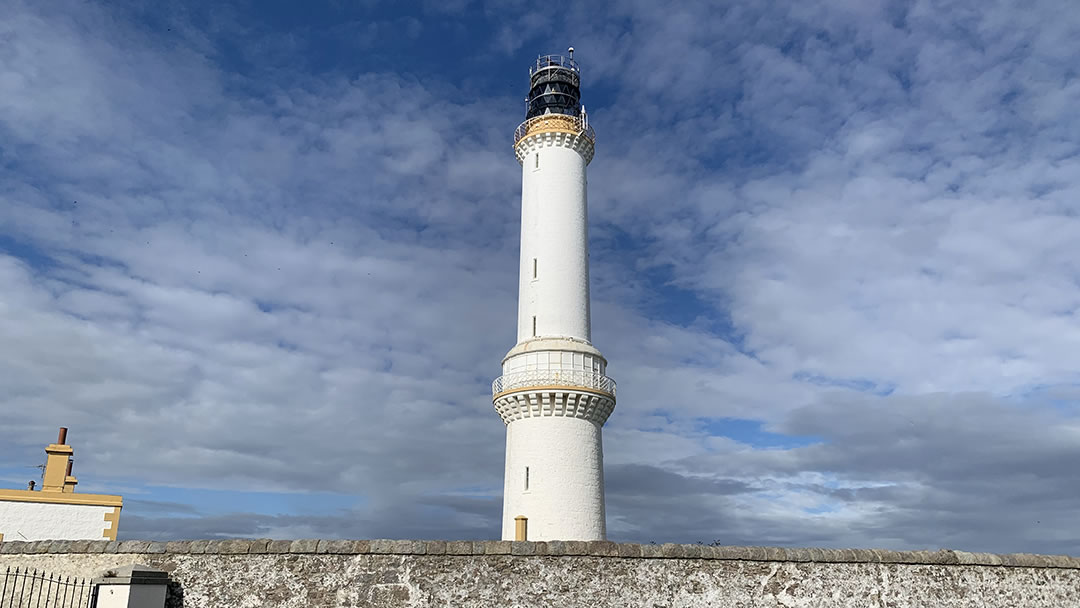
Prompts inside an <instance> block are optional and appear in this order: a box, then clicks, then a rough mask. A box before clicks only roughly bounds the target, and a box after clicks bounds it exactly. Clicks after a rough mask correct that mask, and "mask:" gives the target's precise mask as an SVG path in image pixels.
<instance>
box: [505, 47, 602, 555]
mask: <svg viewBox="0 0 1080 608" xmlns="http://www.w3.org/2000/svg"><path fill="white" fill-rule="evenodd" d="M573 57H574V49H573V48H572V47H571V48H570V49H569V51H568V53H567V55H566V56H563V55H544V56H540V57H539V58H537V60H536V64H535V66H533V67H532V68H530V70H529V95H528V97H527V98H526V102H525V105H526V111H525V122H523V123H521V125H520V126H518V128H517V130H516V131H515V132H514V152H515V154H516V155H517V160H518V163H520V164H521V253H520V255H521V259H520V265H519V271H518V323H517V344H516V345H514V347H513V348H512V349H510V352H508V353H507V354H506V357H505V358H503V362H502V376H500V377H499V378H497V379H496V380H495V382H494V383H493V384H492V394H493V399H492V400H493V402H494V404H495V411H497V412H498V413H499V416H501V417H502V420H503V422H504V423H505V424H506V469H505V477H504V485H503V516H502V538H503V539H504V540H514V539H518V540H521V539H522V537H526V538H527V540H535V541H543V540H604V539H605V537H606V534H607V530H606V523H605V516H604V454H603V442H602V438H601V431H602V428H603V426H604V423H605V422H606V421H607V419H608V416H610V415H611V412H612V410H614V409H615V382H614V381H613V380H612V379H611V378H609V377H608V376H607V375H606V373H607V360H606V359H604V356H603V355H602V354H600V351H599V350H597V349H596V347H594V346H593V345H592V335H591V328H590V318H589V317H590V311H589V308H590V307H589V238H588V232H589V226H588V208H587V203H586V194H585V191H586V183H587V180H586V177H585V168H586V167H587V166H588V164H589V161H591V160H592V157H593V151H594V146H595V143H596V136H595V134H594V133H593V129H592V127H591V126H589V120H588V116H587V115H586V113H585V107H584V106H583V105H582V104H581V88H580V87H581V72H580V70H579V69H578V65H577V63H576V62H575V61H574V58H573Z"/></svg>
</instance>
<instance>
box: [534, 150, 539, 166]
mask: <svg viewBox="0 0 1080 608" xmlns="http://www.w3.org/2000/svg"><path fill="white" fill-rule="evenodd" d="M535 159H536V160H535V163H536V166H534V167H533V168H534V169H539V168H540V153H539V152H537V153H536V156H535Z"/></svg>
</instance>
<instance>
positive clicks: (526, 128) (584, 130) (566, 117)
mask: <svg viewBox="0 0 1080 608" xmlns="http://www.w3.org/2000/svg"><path fill="white" fill-rule="evenodd" d="M533 127H537V128H543V127H548V128H555V129H556V130H562V129H569V130H570V131H573V132H576V133H578V134H580V135H582V136H584V137H585V138H586V139H588V140H589V141H591V142H593V143H596V131H594V130H593V128H592V125H590V124H589V118H588V115H586V114H581V115H572V114H541V115H540V116H533V117H532V118H530V119H528V120H526V121H525V122H523V123H521V124H520V125H518V128H517V129H515V130H514V145H515V146H516V145H517V143H518V142H519V141H521V140H522V139H524V138H525V136H526V135H528V134H529V132H530V131H532V129H533Z"/></svg>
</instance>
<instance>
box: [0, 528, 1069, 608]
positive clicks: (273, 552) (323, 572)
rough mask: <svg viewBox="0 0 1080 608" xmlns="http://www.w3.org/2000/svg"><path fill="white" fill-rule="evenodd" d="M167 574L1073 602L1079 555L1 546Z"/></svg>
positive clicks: (728, 597)
mask: <svg viewBox="0 0 1080 608" xmlns="http://www.w3.org/2000/svg"><path fill="white" fill-rule="evenodd" d="M130 563H143V564H147V565H150V566H154V567H157V568H162V569H164V570H166V571H168V572H169V573H170V576H171V577H172V580H173V583H172V584H171V586H170V590H169V599H168V604H167V605H168V606H170V607H180V606H183V607H184V608H203V607H207V608H210V607H214V608H217V607H233V606H246V607H255V608H259V607H269V606H282V607H297V608H299V607H304V608H308V607H312V608H314V607H321V606H335V607H337V606H341V607H345V606H349V607H353V606H355V607H361V606H363V607H368V606H371V607H374V606H379V607H387V608H397V607H404V606H486V607H503V606H506V607H510V606H515V607H517V606H521V607H524V606H560V607H563V606H566V607H576V606H581V607H586V606H588V607H594V606H601V607H602V606H620V607H622V606H635V607H636V606H645V607H649V608H658V607H669V608H675V607H682V606H688V607H693V606H723V607H731V608H750V607H755V608H756V607H759V606H761V607H777V608H779V607H818V606H821V607H825V606H828V607H833V606H844V607H846V606H851V607H856V606H858V607H860V608H862V607H874V608H908V607H911V608H915V607H920V608H921V607H937V606H943V607H950V608H951V607H968V606H970V607H972V608H976V607H978V608H997V607H1001V608H1017V607H1026V606H1032V607H1035V606H1038V607H1043V606H1045V607H1055V608H1056V607H1066V606H1080V558H1075V557H1066V556H1045V555H1028V554H1014V555H994V554H987V553H965V552H961V551H935V552H927V551H913V552H894V551H879V550H862V549H855V550H853V549H843V550H839V549H782V548H776V547H710V546H702V545H673V544H665V545H635V544H616V543H611V542H604V541H596V542H558V541H552V542H546V543H545V542H535V543H534V542H508V541H391V540H356V541H349V540H295V541H271V540H225V541H181V542H168V543H166V542H147V541H120V542H115V541H112V542H104V541H40V542H32V543H21V542H5V543H0V571H2V570H3V569H4V568H7V567H9V566H11V567H14V566H22V567H31V568H42V569H45V570H47V571H49V572H53V573H59V574H65V575H77V576H91V575H95V574H97V573H98V572H100V571H102V570H105V569H108V568H113V567H116V566H120V565H125V564H130Z"/></svg>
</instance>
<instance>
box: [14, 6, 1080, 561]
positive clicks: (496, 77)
mask: <svg viewBox="0 0 1080 608" xmlns="http://www.w3.org/2000/svg"><path fill="white" fill-rule="evenodd" d="M443 8H444V9H445V8H447V7H443ZM530 8H531V7H530V6H528V5H521V4H516V3H506V4H497V3H492V4H475V3H463V4H461V5H460V6H456V7H454V10H451V11H449V12H446V11H442V12H439V13H438V14H436V13H435V12H425V11H420V10H418V12H417V13H416V14H415V15H390V14H376V13H375V12H364V11H365V10H367V9H356V11H357V12H355V13H349V11H346V10H344V9H342V11H343V12H342V14H340V15H330V19H328V20H327V22H326V23H323V22H322V20H321V18H316V16H310V17H309V18H308V21H306V22H303V23H302V24H298V25H296V27H290V28H282V27H281V26H280V25H275V23H276V21H282V20H285V21H288V19H297V18H298V17H297V16H295V15H292V16H288V15H282V16H279V17H280V18H278V19H277V20H276V21H275V19H274V18H272V17H273V16H262V17H256V16H254V15H249V14H244V13H242V12H240V13H236V14H234V11H220V12H215V11H205V10H201V9H199V8H197V7H193V8H191V9H190V10H187V11H177V12H165V11H159V10H150V8H148V7H146V6H142V5H139V4H137V3H135V4H130V5H123V6H116V7H111V8H108V9H104V8H99V7H92V6H86V5H83V4H71V5H67V4H65V5H63V6H59V5H57V6H50V7H42V6H38V5H36V4H33V3H24V2H15V3H13V4H9V5H7V6H6V7H4V8H0V57H3V58H4V59H3V61H0V142H3V143H0V285H3V286H4V289H3V291H2V293H0V387H3V391H2V393H0V411H2V412H3V413H4V418H5V422H6V424H5V425H3V427H0V463H10V465H11V466H10V467H9V468H4V469H0V476H2V477H3V479H4V480H5V481H6V483H5V485H9V486H12V487H15V485H16V484H22V483H25V479H24V478H28V473H27V472H28V471H30V469H25V468H21V467H25V466H31V465H33V464H36V463H37V461H38V460H39V452H38V450H39V449H40V446H41V444H43V443H44V442H46V441H48V440H49V439H50V438H51V436H52V433H53V432H55V430H54V427H56V426H59V425H66V426H69V427H71V428H72V436H71V440H72V442H73V443H74V445H75V446H76V450H77V452H76V453H77V456H78V458H79V460H78V463H77V465H76V466H77V472H78V473H79V474H80V476H81V477H82V479H83V480H84V484H83V485H85V486H86V487H87V490H91V489H99V490H102V491H106V490H109V491H120V490H123V491H124V492H125V496H126V497H127V498H128V506H127V507H126V508H125V512H124V520H123V524H122V528H121V530H122V532H121V533H122V535H126V536H128V537H135V536H138V537H153V538H178V537H193V536H231V535H252V536H282V537H286V536H313V535H314V536H353V537H387V536H390V537H395V536H397V537H443V538H476V537H493V536H495V535H497V533H498V532H497V528H498V514H499V509H500V500H499V494H500V492H501V483H502V480H501V474H502V442H503V429H502V424H501V422H500V421H499V419H498V417H497V416H496V415H495V414H494V412H493V411H491V406H490V398H489V393H488V388H489V387H488V384H489V382H490V380H491V378H492V377H493V376H494V375H496V374H497V373H498V361H499V360H500V358H501V356H502V355H503V354H504V353H505V351H506V350H507V349H509V347H510V346H512V342H513V339H514V329H513V328H514V319H513V315H514V312H515V310H516V306H515V298H516V293H515V285H516V276H515V272H516V255H517V219H518V217H517V213H518V212H517V202H518V196H519V193H518V177H517V171H518V167H517V164H516V162H515V161H514V159H513V156H512V154H511V153H510V151H509V145H508V139H507V138H508V137H509V133H510V131H511V129H512V128H513V127H514V126H515V125H516V124H517V122H518V121H519V120H520V116H519V110H520V102H519V101H518V97H520V94H521V93H522V92H523V87H524V84H525V83H524V81H523V78H524V76H525V72H524V69H525V67H526V66H527V65H528V61H529V57H530V56H531V55H532V54H533V53H534V52H535V51H537V50H540V51H543V52H548V51H555V50H557V49H559V48H562V47H564V46H565V45H566V44H567V42H568V41H569V42H572V43H574V45H575V47H576V48H577V53H578V57H579V58H580V59H581V61H582V63H583V64H584V66H585V67H584V70H585V73H584V81H585V84H584V87H585V88H584V99H585V100H586V104H587V105H588V106H589V108H590V112H591V114H592V123H593V124H594V126H595V127H596V128H597V130H598V132H599V137H600V142H599V146H598V152H597V156H596V159H595V161H594V162H593V164H592V165H591V166H590V184H589V188H590V191H589V194H590V205H591V220H592V244H591V245H592V257H591V261H592V275H593V297H594V306H593V315H594V328H593V330H594V338H595V342H596V344H597V346H598V347H600V348H601V349H602V350H603V351H604V353H605V354H606V355H607V357H608V358H609V360H610V361H611V367H610V372H611V374H612V375H613V376H614V377H615V378H616V379H617V380H619V383H620V387H619V395H620V403H619V406H618V409H617V410H616V413H615V414H614V415H613V417H612V418H611V420H610V422H609V424H608V427H607V428H606V432H605V448H606V449H605V455H606V458H607V482H608V505H609V506H608V508H609V514H608V517H609V531H610V534H611V536H612V537H613V538H615V539H617V540H637V541H645V542H648V541H656V542H664V541H686V542H696V541H702V542H712V541H714V540H719V541H720V542H724V543H746V544H784V545H806V544H814V545H823V546H879V547H886V548H927V547H929V548H935V547H939V546H947V547H952V548H958V549H969V550H991V551H1039V552H1054V553H1059V552H1071V553H1077V552H1078V551H1080V536H1078V534H1077V532H1076V530H1075V527H1074V526H1071V525H1070V514H1071V513H1075V512H1076V510H1077V509H1078V508H1080V497H1078V496H1077V495H1076V492H1075V491H1074V490H1073V488H1075V487H1077V481H1078V480H1077V477H1076V473H1074V472H1073V469H1072V467H1070V466H1068V463H1070V462H1072V461H1073V460H1075V458H1076V456H1077V455H1078V452H1080V425H1078V417H1077V411H1078V410H1077V405H1076V403H1077V396H1078V394H1077V391H1076V388H1075V387H1076V384H1077V372H1076V369H1077V368H1078V365H1077V363H1078V361H1077V355H1076V353H1077V352H1080V350H1078V348H1077V346H1080V329H1078V325H1077V322H1076V310H1077V307H1078V305H1080V295H1078V294H1080V291H1078V289H1077V277H1078V275H1080V272H1078V267H1077V262H1076V260H1075V256H1073V255H1071V253H1072V252H1071V247H1070V244H1071V243H1073V242H1076V241H1077V239H1078V237H1080V220H1078V219H1077V216H1076V203H1075V201H1076V200H1077V199H1078V197H1077V194H1078V185H1080V172H1078V171H1077V161H1076V153H1077V150H1076V147H1077V144H1076V142H1077V141H1080V137H1078V136H1080V133H1078V131H1080V122H1078V121H1077V120H1076V119H1075V118H1074V117H1073V116H1072V115H1071V113H1070V112H1069V109H1071V107H1073V106H1074V105H1075V102H1076V98H1077V96H1078V94H1080V87H1078V86H1077V84H1076V82H1075V74H1074V73H1073V72H1074V70H1073V68H1072V67H1071V61H1070V60H1071V58H1072V57H1074V56H1075V54H1076V52H1077V51H1078V50H1080V49H1077V48H1076V47H1077V45H1078V43H1077V42H1076V40H1080V38H1078V37H1077V35H1076V34H1077V29H1080V27H1078V26H1080V23H1078V20H1077V19H1075V18H1074V17H1072V13H1073V12H1074V11H1069V10H1062V9H1067V8H1068V7H1067V6H1055V5H1054V3H1052V2H1046V3H1036V5H1035V6H1033V7H1032V8H1030V9H1025V10H1023V11H1018V10H1016V9H1014V8H1013V7H1011V6H1010V5H1008V4H1007V3H989V4H987V3H980V4H979V5H977V6H976V5H974V4H971V3H934V2H907V3H900V2H895V3H893V2H860V3H851V4H845V3H809V4H806V3H804V4H801V5H799V6H798V7H790V6H786V5H782V4H775V5H774V4H771V3H755V4H753V5H752V6H744V5H732V6H727V7H724V6H718V5H716V6H714V5H706V4H705V3H703V4H701V5H695V4H691V5H688V6H684V7H681V8H675V9H672V8H664V9H661V8H660V7H658V6H654V5H653V4H652V3H639V2H613V3H608V4H606V5H604V6H600V5H588V6H584V5H580V4H577V5H567V6H565V7H563V10H548V9H547V8H545V10H544V11H543V12H540V11H536V12H530V10H529V9H530ZM548 8H550V7H548ZM371 10H372V11H374V9H371ZM429 10H432V9H430V7H429ZM346 13H349V14H346ZM435 40H438V44H436V43H435V42H434V41H435ZM476 41H485V42H484V44H477V43H476ZM406 43H407V45H406V46H400V45H403V44H406ZM342 45H351V46H349V47H348V48H349V50H350V52H353V53H355V55H349V54H348V53H345V54H338V53H337V51H339V50H341V48H344V47H342ZM384 45H391V46H392V45H399V46H392V48H394V49H399V50H400V53H399V52H398V51H397V50H395V52H394V53H387V52H384V51H383V50H381V49H383V48H384ZM444 47H445V48H444ZM451 51H453V52H454V53H457V55H455V56H456V57H459V58H460V60H461V61H460V62H447V61H445V56H446V54H447V53H449V52H451ZM341 57H352V58H351V59H341ZM459 64H460V65H459ZM31 472H32V471H31ZM118 488H119V489H118ZM185 492H187V493H190V495H189V496H187V497H185ZM253 492H257V493H265V494H259V495H252V494H244V493H253ZM305 495H306V496H327V497H330V496H334V497H338V498H334V499H331V498H326V499H325V501H324V502H325V504H323V505H321V506H320V505H319V504H316V502H315V501H314V500H308V501H307V502H303V504H300V503H296V502H290V501H291V500H292V499H290V498H289V497H290V496H305ZM297 500H299V499H297Z"/></svg>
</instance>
